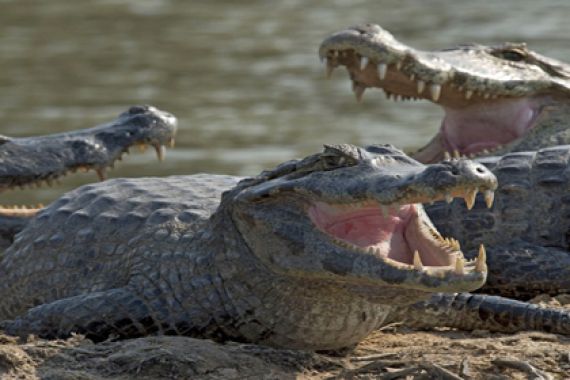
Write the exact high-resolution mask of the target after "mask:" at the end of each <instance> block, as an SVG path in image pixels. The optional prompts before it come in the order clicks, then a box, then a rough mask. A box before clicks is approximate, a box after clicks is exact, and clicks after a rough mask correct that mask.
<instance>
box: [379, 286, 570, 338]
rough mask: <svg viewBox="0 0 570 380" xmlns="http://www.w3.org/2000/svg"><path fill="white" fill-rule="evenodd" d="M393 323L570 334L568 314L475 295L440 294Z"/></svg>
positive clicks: (405, 311)
mask: <svg viewBox="0 0 570 380" xmlns="http://www.w3.org/2000/svg"><path fill="white" fill-rule="evenodd" d="M390 321H391V322H403V323H404V324H405V325H406V326H410V327H415V328H420V329H425V328H433V327H441V326H445V327H453V328H458V329H461V330H489V331H494V332H504V333H513V332H517V331H523V330H536V331H546V332H551V333H557V334H568V333H570V312H568V311H565V310H557V309H552V308H548V309H547V308H541V307H539V306H536V305H533V304H529V303H526V302H522V301H515V300H512V299H509V298H504V297H497V296H488V295H484V294H471V293H451V294H448V293H436V294H434V295H433V296H432V297H431V298H430V299H429V300H427V301H423V302H418V303H416V304H413V305H412V306H407V307H401V308H398V309H397V311H396V312H394V314H393V315H391V317H390Z"/></svg>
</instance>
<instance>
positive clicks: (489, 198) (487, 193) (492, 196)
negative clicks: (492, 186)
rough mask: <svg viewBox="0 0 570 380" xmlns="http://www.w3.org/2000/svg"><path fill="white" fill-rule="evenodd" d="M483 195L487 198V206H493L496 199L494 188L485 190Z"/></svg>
mask: <svg viewBox="0 0 570 380" xmlns="http://www.w3.org/2000/svg"><path fill="white" fill-rule="evenodd" d="M483 197H484V198H485V204H486V205H487V208H491V207H493V201H494V200H495V192H494V191H493V190H485V191H484V192H483Z"/></svg>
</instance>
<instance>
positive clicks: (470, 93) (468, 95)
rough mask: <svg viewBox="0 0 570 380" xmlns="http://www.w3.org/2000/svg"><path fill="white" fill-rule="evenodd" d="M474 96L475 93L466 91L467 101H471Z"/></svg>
mask: <svg viewBox="0 0 570 380" xmlns="http://www.w3.org/2000/svg"><path fill="white" fill-rule="evenodd" d="M472 96H473V91H471V90H467V91H465V99H467V100H469V99H471V97H472Z"/></svg>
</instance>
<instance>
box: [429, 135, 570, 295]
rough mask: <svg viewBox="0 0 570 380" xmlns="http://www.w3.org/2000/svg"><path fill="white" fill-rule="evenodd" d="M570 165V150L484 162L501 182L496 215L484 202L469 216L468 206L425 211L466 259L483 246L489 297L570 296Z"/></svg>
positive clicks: (553, 149)
mask: <svg viewBox="0 0 570 380" xmlns="http://www.w3.org/2000/svg"><path fill="white" fill-rule="evenodd" d="M569 160H570V146H568V145H566V146H556V147H551V148H545V149H542V150H539V151H537V152H518V153H510V154H507V155H504V156H501V157H487V158H480V159H478V161H479V162H481V163H482V164H484V165H485V166H487V167H488V168H489V169H490V170H492V171H493V173H494V174H495V175H496V176H497V179H498V180H499V188H498V190H497V191H496V192H495V202H494V205H493V207H492V208H491V209H488V208H487V207H485V203H484V202H483V199H482V197H479V198H477V200H476V202H475V205H474V208H473V209H472V210H470V211H468V210H467V209H466V207H465V206H464V204H463V203H462V202H453V203H451V204H446V203H445V202H438V203H436V204H434V205H432V206H427V207H426V211H427V212H428V214H429V216H430V218H431V219H432V221H433V222H434V224H435V225H436V226H437V228H438V229H439V230H440V231H442V232H443V233H444V234H445V235H447V236H453V237H454V238H456V239H458V240H459V241H460V242H461V246H462V248H463V249H464V250H465V251H466V252H467V253H466V255H467V256H472V255H473V254H475V253H476V251H477V247H478V244H479V243H481V242H484V243H485V245H486V246H487V247H488V251H489V252H488V258H489V259H488V266H489V277H488V280H487V283H486V284H485V286H484V287H483V288H482V289H481V290H482V291H483V292H485V293H492V294H500V295H502V296H508V297H515V298H519V299H529V298H532V297H534V296H536V295H538V294H542V293H548V294H551V295H555V294H560V293H568V292H570V253H569V251H570V240H569V235H568V233H569V231H570V195H569V194H568V189H569V188H570V178H569V176H568V173H569Z"/></svg>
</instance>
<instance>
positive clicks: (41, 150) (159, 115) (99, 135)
mask: <svg viewBox="0 0 570 380" xmlns="http://www.w3.org/2000/svg"><path fill="white" fill-rule="evenodd" d="M175 134H176V118H175V117H174V116H173V115H171V114H169V113H167V112H164V111H160V110H158V109H157V108H155V107H152V106H133V107H130V108H129V109H128V110H127V111H125V112H123V113H121V114H120V115H119V116H118V117H117V119H115V120H113V121H111V122H109V123H106V124H103V125H100V126H97V127H93V128H89V129H82V130H76V131H71V132H65V133H59V134H52V135H46V136H34V137H22V138H11V137H7V136H0V192H2V191H6V190H10V189H14V188H23V187H37V186H40V185H42V184H45V185H49V186H51V185H52V184H53V182H54V181H57V180H58V179H59V178H61V177H63V176H65V175H66V174H68V173H75V172H76V171H77V170H79V171H83V172H87V171H89V170H94V171H95V172H96V173H97V175H98V177H99V179H100V180H104V179H105V178H106V169H107V168H109V167H112V166H113V165H114V164H115V161H116V160H120V159H121V157H122V156H123V154H125V153H127V152H128V151H129V148H130V147H132V146H135V145H139V146H141V147H144V146H146V145H151V146H153V147H154V148H155V149H156V153H157V156H158V158H159V159H160V160H162V159H163V158H164V152H165V149H166V148H165V146H166V145H171V146H172V145H173V143H174V137H175ZM38 210H39V208H34V207H26V206H6V205H4V206H0V225H2V228H1V229H0V249H1V248H2V247H6V246H7V245H9V244H10V243H11V239H12V237H13V235H14V233H15V232H17V231H19V230H21V229H22V228H23V225H24V224H25V223H26V222H27V220H28V219H29V217H30V216H31V215H33V214H35V213H36V212H37V211H38Z"/></svg>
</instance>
